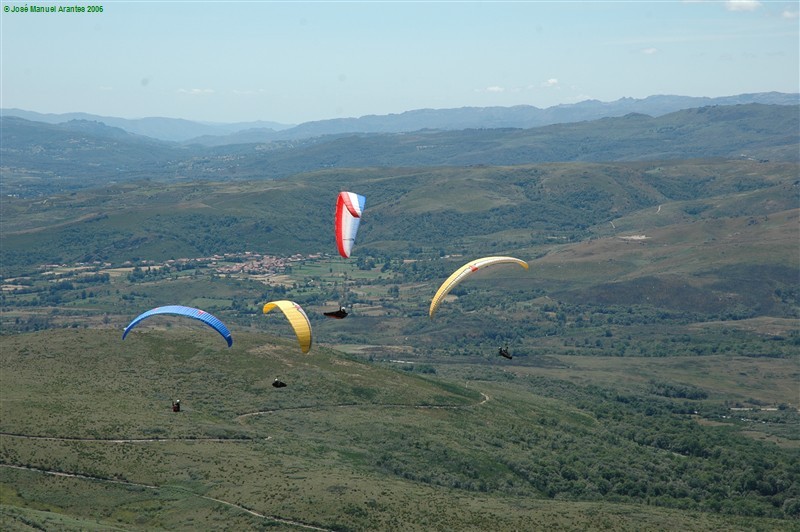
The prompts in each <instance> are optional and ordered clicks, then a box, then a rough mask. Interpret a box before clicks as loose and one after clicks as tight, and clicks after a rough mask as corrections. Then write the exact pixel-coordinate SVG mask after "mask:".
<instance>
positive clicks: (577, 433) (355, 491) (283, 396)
mask: <svg viewBox="0 0 800 532" xmlns="http://www.w3.org/2000/svg"><path fill="white" fill-rule="evenodd" d="M159 329H160V328H159V327H157V326H156V327H155V328H153V327H150V328H142V329H140V330H137V331H135V332H134V333H132V334H131V335H130V336H129V337H128V339H126V340H125V341H124V342H123V341H121V340H120V338H119V334H118V332H116V331H109V330H71V331H64V330H51V331H43V332H39V333H29V334H24V335H14V336H3V337H0V342H2V344H1V347H2V349H0V353H2V355H1V358H0V361H2V371H1V372H0V379H1V380H0V384H2V389H3V401H2V403H0V407H1V408H2V412H1V413H2V416H0V432H1V433H2V435H1V436H0V490H2V491H0V493H2V505H0V518H1V519H2V523H3V528H4V529H6V530H17V529H19V530H24V529H26V528H27V527H45V528H58V529H63V530H78V529H80V530H86V529H93V528H96V529H106V530H108V529H117V528H118V529H124V530H140V529H142V530H143V529H147V530H153V529H159V530H167V529H170V530H174V529H188V528H191V529H217V528H226V529H231V528H236V529H261V528H264V527H270V528H273V527H275V528H278V529H286V530H294V529H302V528H309V527H318V528H319V529H324V530H376V529H403V530H487V529H493V530H522V529H526V530H527V529H530V528H531V527H533V528H534V529H538V528H542V529H554V528H561V529H599V528H613V529H615V530H642V529H659V530H684V529H687V528H691V529H770V530H791V529H792V528H793V527H794V526H795V525H796V521H793V520H792V519H793V518H796V517H797V511H798V509H800V506H798V494H799V493H798V489H800V486H798V484H797V478H798V474H799V473H800V472H799V471H797V464H798V463H800V462H798V460H797V458H798V457H797V453H798V449H799V448H798V446H797V444H796V440H790V439H789V437H788V433H785V434H783V435H772V436H766V435H765V433H764V432H762V431H763V430H765V429H764V428H761V427H762V426H767V425H762V424H761V422H762V421H763V422H764V423H768V424H769V425H768V426H769V427H780V426H781V424H785V423H791V424H792V425H791V427H796V426H797V425H796V423H797V420H796V418H792V417H790V415H789V414H788V413H784V412H779V411H776V412H774V413H770V412H758V411H749V412H747V413H742V414H739V415H740V416H742V417H747V418H749V420H742V421H735V422H734V421H726V420H725V419H724V417H720V413H727V412H728V411H727V409H723V408H721V407H722V404H723V401H726V400H729V399H731V398H733V397H735V395H734V394H732V393H731V390H730V388H729V386H730V385H731V383H732V382H733V381H731V380H727V379H728V377H729V375H728V374H727V373H726V372H725V371H724V368H725V367H726V365H728V364H729V359H714V358H708V357H701V358H694V359H690V360H689V361H684V362H683V363H681V364H676V363H668V364H661V368H660V369H653V368H651V369H649V370H648V369H647V368H646V367H645V366H640V365H630V366H627V367H626V366H625V365H621V364H616V365H611V366H609V365H606V366H602V365H600V363H597V364H595V363H592V362H587V361H585V360H583V361H579V362H577V363H576V362H575V361H571V360H570V357H566V358H560V359H558V363H555V364H553V365H552V366H551V367H550V368H549V369H547V368H541V369H539V370H533V371H532V368H525V367H520V366H514V365H510V366H505V367H504V366H502V365H500V364H492V365H489V366H475V365H472V364H466V365H465V364H460V365H450V366H448V365H443V366H440V373H439V375H437V376H431V375H425V374H419V373H417V372H414V371H403V370H402V369H398V365H391V364H374V363H373V364H370V363H365V362H362V361H359V360H357V359H354V358H352V357H345V356H342V355H340V354H338V353H337V352H335V351H332V350H329V349H325V348H317V349H316V350H314V351H313V352H312V354H310V355H301V354H300V353H299V350H298V349H297V347H296V345H295V344H294V343H293V342H292V341H288V340H287V339H284V338H282V335H281V334H280V333H278V335H277V336H276V335H275V333H274V332H269V331H267V330H266V326H265V327H264V328H262V331H260V332H255V331H254V332H249V333H247V332H243V331H238V330H237V331H235V332H234V345H233V348H231V349H227V348H225V347H224V343H223V342H221V341H220V340H219V338H218V337H216V335H207V334H205V332H206V331H204V330H203V329H201V328H195V327H192V326H188V327H187V326H185V325H183V326H182V325H179V324H178V323H175V324H174V327H172V328H168V329H167V330H159ZM603 364H604V363H603ZM687 364H688V366H692V365H700V364H702V367H704V368H707V369H710V370H711V371H709V372H708V373H705V374H704V373H698V372H697V371H696V370H694V369H692V368H691V367H687ZM744 364H745V365H741V366H740V367H741V368H742V369H746V370H747V371H748V376H747V377H744V378H743V377H741V376H739V377H738V378H734V381H736V380H738V381H740V382H741V383H742V384H745V383H746V384H747V385H751V386H752V387H753V388H752V390H753V391H752V392H751V393H753V394H754V395H755V397H754V399H759V398H760V399H761V400H769V399H770V398H771V397H772V396H770V395H769V388H773V389H774V388H777V387H780V388H786V387H790V386H791V382H792V379H793V377H792V376H791V375H789V374H782V375H775V376H769V377H768V376H767V374H765V373H764V372H765V371H776V370H781V369H784V370H786V369H789V368H790V367H791V363H790V362H788V361H783V363H781V361H776V360H767V361H758V360H753V361H744ZM651 366H652V365H651ZM400 367H403V366H402V365H400ZM569 367H573V368H574V369H571V370H570V369H569ZM403 369H405V368H403ZM608 371H611V372H615V378H613V379H608V378H607V377H606V372H608ZM654 374H656V375H659V377H658V378H657V379H656V378H653V377H649V376H648V375H654ZM713 375H717V376H718V377H721V378H713ZM734 375H735V374H734ZM275 376H280V377H281V378H282V379H283V380H285V381H286V382H288V384H289V385H288V387H287V388H284V389H275V388H272V387H271V386H270V383H271V381H272V379H273V378H274V377H275ZM691 376H695V378H696V380H694V381H693V382H694V384H693V385H685V384H683V385H677V384H676V382H679V381H685V379H687V378H690V377H691ZM767 381H770V382H771V386H770V387H763V388H762V385H763V384H764V383H765V382H767ZM740 386H741V384H739V385H738V386H736V387H735V388H734V389H736V388H738V387H740ZM759 390H761V391H759ZM689 397H691V399H689ZM175 398H180V399H181V400H182V403H183V409H182V411H181V412H180V413H173V412H171V411H170V402H171V401H172V400H173V399H175ZM695 410H699V411H700V412H701V415H700V416H698V415H695V414H692V412H693V411H695ZM787 430H789V429H788V427H787ZM753 431H755V432H753ZM776 442H777V444H776Z"/></svg>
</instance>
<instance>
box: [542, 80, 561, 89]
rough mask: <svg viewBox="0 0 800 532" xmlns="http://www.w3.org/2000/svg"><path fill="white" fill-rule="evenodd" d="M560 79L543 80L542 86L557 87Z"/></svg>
mask: <svg viewBox="0 0 800 532" xmlns="http://www.w3.org/2000/svg"><path fill="white" fill-rule="evenodd" d="M557 86H558V80H557V79H556V78H550V79H548V80H547V81H543V82H542V87H557Z"/></svg>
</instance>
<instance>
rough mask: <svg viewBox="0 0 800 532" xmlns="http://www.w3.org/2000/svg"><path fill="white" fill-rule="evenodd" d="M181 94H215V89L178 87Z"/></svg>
mask: <svg viewBox="0 0 800 532" xmlns="http://www.w3.org/2000/svg"><path fill="white" fill-rule="evenodd" d="M178 92H179V93H180V94H214V89H178Z"/></svg>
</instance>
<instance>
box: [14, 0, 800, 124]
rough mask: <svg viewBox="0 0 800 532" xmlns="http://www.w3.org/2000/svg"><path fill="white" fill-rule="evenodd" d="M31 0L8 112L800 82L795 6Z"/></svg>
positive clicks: (776, 86)
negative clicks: (38, 1) (84, 4)
mask: <svg viewBox="0 0 800 532" xmlns="http://www.w3.org/2000/svg"><path fill="white" fill-rule="evenodd" d="M24 6H28V4H26V3H20V2H18V3H14V2H12V3H8V4H5V5H4V10H3V11H2V12H0V29H2V43H1V44H2V52H1V54H2V67H0V78H1V81H2V91H1V94H0V107H3V108H6V109H10V108H17V109H23V110H29V111H34V112H38V113H43V114H64V113H70V112H85V113H89V114H93V115H100V116H113V117H119V118H127V119H139V118H148V117H165V118H175V119H186V120H192V121H195V122H211V123H234V122H252V121H268V122H276V123H281V124H300V123H303V122H309V121H317V120H326V119H332V118H350V117H361V116H368V115H388V114H399V113H403V112H406V111H410V110H417V109H453V108H461V107H494V106H499V107H511V106H514V105H531V106H535V107H538V108H543V109H544V108H549V107H553V106H556V105H562V104H574V103H578V102H581V101H585V100H599V101H602V102H612V101H616V100H618V99H620V98H626V97H627V98H637V99H641V98H645V97H647V96H652V95H678V96H693V97H720V96H731V95H736V94H746V93H758V92H783V93H796V92H798V91H799V90H800V88H799V86H800V82H799V81H798V80H799V79H800V69H799V67H798V64H800V54H799V53H798V45H797V43H798V4H797V2H783V1H756V0H738V1H726V2H677V1H676V2H635V3H633V2H581V1H578V2H550V1H543V2H492V3H482V2H330V3H319V2H296V3H284V2H266V1H265V2H225V3H223V2H195V1H188V2H176V1H162V2H136V1H133V2H124V3H110V4H107V5H104V6H103V12H99V13H58V12H57V13H30V12H27V13H23V12H15V11H14V10H13V9H12V8H16V9H22V8H23V7H24ZM6 9H8V11H6Z"/></svg>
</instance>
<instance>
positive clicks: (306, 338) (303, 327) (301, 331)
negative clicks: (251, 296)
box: [264, 300, 311, 353]
mask: <svg viewBox="0 0 800 532" xmlns="http://www.w3.org/2000/svg"><path fill="white" fill-rule="evenodd" d="M276 307H277V308H279V309H281V310H282V311H283V313H284V314H285V315H286V318H287V319H288V320H289V323H290V324H291V325H292V329H294V333H295V334H296V335H297V341H298V342H300V349H301V350H302V351H303V353H308V350H309V349H311V323H310V322H309V321H308V316H306V313H305V311H304V310H303V308H302V307H301V306H300V305H298V304H297V303H295V302H294V301H287V300H281V301H270V302H269V303H267V304H266V305H264V314H266V313H267V312H269V311H270V310H272V309H274V308H276Z"/></svg>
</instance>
